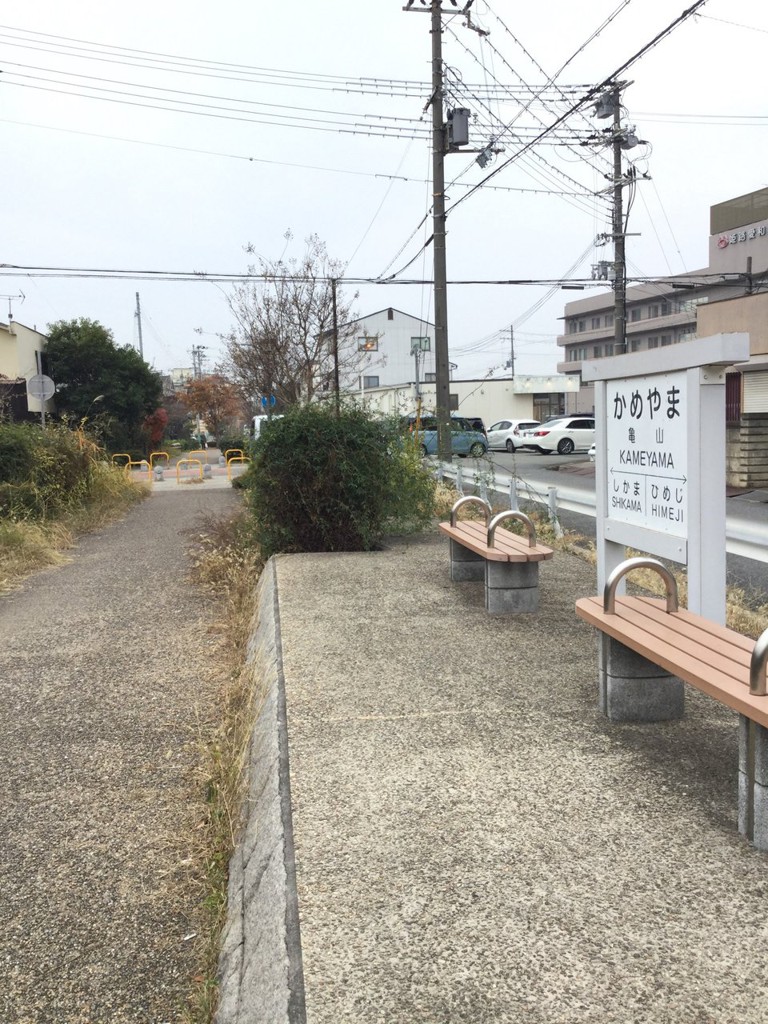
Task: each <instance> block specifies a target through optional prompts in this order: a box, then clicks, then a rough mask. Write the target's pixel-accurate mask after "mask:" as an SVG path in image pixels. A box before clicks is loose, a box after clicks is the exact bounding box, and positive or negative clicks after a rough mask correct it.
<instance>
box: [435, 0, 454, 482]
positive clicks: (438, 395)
mask: <svg viewBox="0 0 768 1024" xmlns="http://www.w3.org/2000/svg"><path fill="white" fill-rule="evenodd" d="M431 32H432V193H433V195H432V204H433V205H432V234H433V241H432V244H433V251H434V268H435V269H434V278H435V285H434V288H435V413H436V414H437V448H438V455H439V457H440V459H442V460H444V461H447V462H450V460H451V457H452V454H453V453H452V450H451V433H450V430H451V420H450V417H451V409H450V374H449V369H448V285H447V278H448V273H447V269H446V258H445V120H444V115H443V22H442V8H441V6H440V0H432V28H431Z"/></svg>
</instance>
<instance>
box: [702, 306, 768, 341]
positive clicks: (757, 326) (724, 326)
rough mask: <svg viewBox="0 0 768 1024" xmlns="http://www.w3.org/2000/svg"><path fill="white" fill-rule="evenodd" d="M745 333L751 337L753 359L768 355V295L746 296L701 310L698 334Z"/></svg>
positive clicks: (703, 335) (703, 307) (706, 336)
mask: <svg viewBox="0 0 768 1024" xmlns="http://www.w3.org/2000/svg"><path fill="white" fill-rule="evenodd" d="M741 331H743V332H744V333H745V334H748V335H749V351H750V355H752V356H756V355H765V354H768V293H766V292H760V293H759V294H757V295H743V296H741V297H740V298H738V299H724V300H723V301H722V302H709V303H707V304H706V305H705V306H699V309H698V333H699V336H700V337H703V338H709V337H711V336H712V335H714V334H733V333H738V332H741Z"/></svg>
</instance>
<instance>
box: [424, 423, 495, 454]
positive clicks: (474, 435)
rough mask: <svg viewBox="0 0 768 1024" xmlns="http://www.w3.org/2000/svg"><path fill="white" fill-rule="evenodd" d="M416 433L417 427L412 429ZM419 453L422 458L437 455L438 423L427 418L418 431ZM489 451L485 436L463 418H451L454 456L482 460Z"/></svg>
mask: <svg viewBox="0 0 768 1024" xmlns="http://www.w3.org/2000/svg"><path fill="white" fill-rule="evenodd" d="M412 429H413V430H414V431H415V425H414V426H413V427H412ZM418 443H419V451H420V452H421V454H422V456H425V455H436V454H437V421H436V419H435V417H434V416H425V417H424V418H423V419H422V420H421V429H420V430H419V431H418ZM487 451H488V442H487V441H486V438H485V434H483V433H482V432H481V431H479V430H476V429H475V428H474V427H473V426H472V423H471V422H470V421H469V420H468V419H465V418H464V417H463V416H451V452H452V454H453V455H471V456H472V458H473V459H480V458H482V457H483V455H485V453H486V452H487Z"/></svg>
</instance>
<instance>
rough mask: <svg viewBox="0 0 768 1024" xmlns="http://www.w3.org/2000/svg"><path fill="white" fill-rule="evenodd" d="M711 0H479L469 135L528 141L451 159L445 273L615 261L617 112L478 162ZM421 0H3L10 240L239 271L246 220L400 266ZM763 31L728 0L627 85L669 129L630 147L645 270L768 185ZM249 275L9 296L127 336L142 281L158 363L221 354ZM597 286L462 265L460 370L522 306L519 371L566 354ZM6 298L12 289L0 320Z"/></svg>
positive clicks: (451, 301)
mask: <svg viewBox="0 0 768 1024" xmlns="http://www.w3.org/2000/svg"><path fill="white" fill-rule="evenodd" d="M692 2H693V0H628V2H627V0H590V2H589V3H580V4H576V3H573V0H549V2H548V3H546V4H521V3H519V2H517V0H515V2H513V0H490V2H486V0H475V3H474V6H473V7H472V9H471V12H470V13H471V16H472V22H473V24H474V25H476V26H477V27H479V28H482V29H484V30H487V31H489V32H490V34H489V35H488V36H487V37H486V36H481V35H480V34H479V33H477V32H474V31H472V30H471V29H470V28H468V27H466V26H465V24H464V19H463V18H462V17H461V16H460V15H456V16H454V17H452V18H446V19H445V26H446V27H445V32H444V36H443V43H444V58H445V61H446V63H447V64H448V65H449V67H450V68H451V69H452V70H451V80H452V81H453V82H455V83H457V84H456V86H455V92H454V93H453V94H452V97H451V100H450V105H451V106H467V107H469V108H470V109H471V110H472V112H473V122H472V130H471V133H472V140H473V143H477V144H480V145H485V144H487V142H489V141H491V140H492V139H498V142H497V143H496V144H497V146H498V147H499V148H502V149H503V150H504V152H503V153H502V154H500V155H498V156H496V157H495V163H493V164H491V165H489V166H488V167H486V169H485V170H481V169H480V167H479V166H478V165H477V164H476V162H475V158H474V156H473V155H467V154H465V155H451V156H449V157H448V158H447V171H446V173H447V180H448V181H449V182H451V181H453V180H454V179H456V181H455V183H454V184H452V185H451V186H450V187H449V188H448V204H449V207H450V205H452V204H453V203H456V202H459V206H458V207H457V208H456V209H455V211H454V212H453V213H451V214H450V216H449V218H448V232H449V233H448V274H449V278H451V279H456V280H458V279H470V278H471V279H474V280H477V279H481V280H497V279H508V278H528V279H536V280H545V279H552V278H555V279H557V278H561V277H564V276H572V277H577V278H585V277H587V278H588V277H589V276H590V272H591V265H592V264H593V263H594V262H596V261H597V260H599V259H606V258H609V257H610V250H609V249H608V248H605V247H602V248H601V247H596V246H595V245H594V241H595V238H596V237H597V236H598V235H599V234H600V233H601V232H605V231H607V230H608V229H609V223H608V221H607V214H608V209H609V208H608V205H607V203H606V202H605V201H604V200H603V199H600V198H596V197H595V195H594V193H596V192H598V191H600V190H602V189H605V188H606V187H607V186H608V184H609V183H608V181H607V180H606V178H605V177H604V174H605V173H607V172H608V170H609V168H608V165H607V164H606V163H605V159H606V156H607V151H606V150H604V149H601V148H600V147H595V146H592V147H589V146H582V145H581V144H580V143H581V142H582V141H583V140H584V138H585V137H586V136H587V135H589V134H590V133H591V132H594V131H599V130H600V129H602V128H604V127H605V125H606V123H607V122H602V121H597V120H595V119H594V118H593V117H591V116H581V115H578V116H573V117H571V118H569V119H568V120H567V121H566V122H565V124H564V125H563V127H562V128H560V129H559V130H558V131H557V132H556V133H555V144H554V145H553V144H546V145H540V146H537V147H536V148H535V149H534V150H533V151H529V153H528V154H527V155H526V156H525V157H524V158H521V159H518V160H514V161H511V162H510V163H509V166H507V167H505V168H504V169H503V170H502V171H501V172H500V173H499V174H497V175H496V176H495V177H493V178H492V179H491V180H490V181H489V182H488V185H487V186H485V187H483V188H482V189H480V190H478V191H476V192H474V193H472V194H471V195H467V193H468V191H469V190H468V188H467V186H471V185H473V184H475V183H477V182H480V181H481V180H483V178H485V177H486V176H487V175H488V173H489V172H490V171H492V170H493V169H494V168H495V167H498V166H499V165H500V164H501V163H503V162H505V161H507V160H508V159H509V158H510V157H512V156H513V155H514V153H515V152H516V151H517V150H518V149H519V148H520V146H521V142H520V140H521V139H522V140H525V139H527V138H531V137H532V135H533V133H534V132H539V131H541V129H542V127H543V126H546V125H550V124H551V123H552V122H553V121H554V120H555V119H556V118H557V117H559V116H560V114H561V113H562V112H563V111H564V110H565V109H567V108H568V107H569V106H571V104H572V102H573V100H574V98H575V97H578V96H580V95H583V93H584V92H585V91H586V88H588V87H591V86H592V85H594V84H596V83H599V82H601V81H603V80H604V79H606V78H607V77H608V76H610V75H611V74H612V73H613V72H614V71H615V70H616V69H618V68H620V67H621V66H622V65H623V64H624V63H625V62H626V61H627V60H628V59H629V58H630V57H632V56H633V55H634V54H636V53H637V52H638V51H639V50H641V49H642V48H643V47H644V46H645V45H646V44H647V43H649V42H650V41H651V40H652V39H653V38H654V37H655V36H656V35H657V34H658V33H659V32H660V31H661V30H662V29H664V28H665V27H666V26H667V25H669V24H670V23H671V22H673V21H674V20H675V19H676V18H677V17H678V16H679V15H680V14H681V13H682V12H683V11H684V10H685V9H687V8H689V7H690V6H691V4H692ZM403 6H404V2H403V0H358V2H354V0H279V2H267V0H256V2H254V0H249V2H248V3H245V2H242V0H219V2H218V3H217V4H215V5H212V4H210V3H206V4H202V3H196V2H194V0H184V2H181V0H162V2H158V0H153V2H151V3H150V2H149V0H133V2H132V3H131V4H129V5H124V4H121V5H117V4H109V3H104V2H103V0H100V2H87V0H71V2H69V3H66V4H65V3H62V2H61V0H50V2H49V0H5V3H4V4H3V13H2V18H1V19H0V20H2V23H3V24H2V26H1V27H0V69H1V70H2V74H0V100H1V101H2V102H1V103H0V123H1V124H2V132H3V146H2V158H1V159H0V175H1V177H2V193H1V194H2V200H3V201H2V213H3V218H2V224H3V228H2V233H1V235H0V237H2V248H1V249H0V264H13V265H17V266H23V267H34V268H41V267H56V268H90V269H93V270H104V269H122V270H127V271H138V270H153V271H160V272H169V271H185V272H189V271H193V272H196V273H208V274H214V273H218V274H234V273H243V272H245V271H246V269H247V267H248V265H249V263H252V262H253V257H249V256H248V254H247V253H246V252H245V247H246V246H247V245H249V244H250V245H252V246H253V248H254V250H255V251H256V252H257V253H260V254H262V255H263V256H265V257H267V258H270V259H277V258H279V257H281V256H283V257H284V258H286V259H287V258H289V257H290V256H292V255H293V256H300V254H301V252H302V250H303V247H304V246H303V240H304V239H305V238H306V237H307V236H308V235H309V234H311V233H316V234H317V235H319V236H320V238H322V239H323V240H324V241H325V242H326V243H327V245H328V249H329V251H330V253H331V254H332V255H333V256H335V257H337V258H338V259H340V260H341V261H342V262H344V263H345V264H348V267H347V273H348V274H349V275H350V276H355V277H361V278H378V277H380V276H385V277H386V276H388V275H391V274H392V273H394V272H396V271H398V270H399V269H400V268H401V267H403V266H404V265H405V264H407V263H408V262H409V260H411V259H412V257H414V256H415V255H416V254H418V253H419V251H420V249H421V248H422V246H423V244H424V242H425V241H426V239H427V238H428V236H429V234H430V233H431V226H430V223H429V220H427V222H426V223H422V221H423V220H424V217H425V214H427V212H428V210H429V208H430V189H429V184H428V178H429V175H430V168H431V157H430V141H429V138H428V128H429V118H430V115H429V113H428V112H426V113H425V109H424V108H425V103H426V101H427V99H428V95H429V93H428V89H427V87H426V84H425V85H424V87H423V88H418V87H417V83H427V82H428V80H429V76H430V45H431V44H430V36H429V21H430V19H429V17H428V15H426V14H424V13H415V12H404V11H403V9H402V8H403ZM445 6H446V7H450V3H449V2H448V0H446V2H445ZM418 7H419V0H416V10H417V9H418ZM606 22H608V24H604V23H606ZM601 26H604V27H602V30H601V31H599V32H598V30H599V29H601ZM596 32H597V35H595V33H596ZM593 37H594V38H593ZM767 54H768V6H766V4H765V3H764V2H758V0H709V2H708V3H706V4H705V5H704V7H703V8H702V9H701V14H700V15H695V16H693V17H691V18H689V19H688V20H687V21H686V22H685V23H684V24H682V25H681V26H680V27H678V28H677V29H676V30H675V31H674V32H673V33H672V34H671V35H670V36H668V37H667V38H666V39H664V40H662V41H661V42H660V43H659V44H658V45H657V46H656V47H655V48H653V49H652V50H651V51H650V52H649V53H648V54H647V55H646V56H644V57H643V58H642V59H641V60H639V61H638V62H637V63H635V64H634V65H633V66H632V67H631V68H630V69H629V70H627V71H626V72H625V73H624V74H623V75H622V77H623V78H625V79H629V80H631V81H632V83H633V84H632V85H631V86H630V87H629V88H628V89H627V90H626V93H625V96H624V102H625V105H626V108H627V113H628V119H629V121H630V123H632V124H634V125H636V128H637V135H638V137H639V138H641V139H643V140H648V141H649V142H650V143H651V145H650V146H645V145H644V146H639V147H637V148H636V149H635V150H632V151H631V153H630V154H628V155H629V156H631V157H632V159H633V160H634V161H635V162H636V166H637V169H638V171H639V172H641V173H644V172H647V173H648V174H649V175H650V179H651V180H647V181H643V182H642V183H641V184H640V185H639V186H638V188H637V195H636V198H635V200H634V204H633V206H632V210H631V215H630V222H629V231H630V232H637V233H639V237H631V238H630V239H629V240H628V245H627V251H628V259H629V269H630V273H634V274H639V275H643V276H646V275H648V276H650V275H657V274H666V273H670V272H674V273H677V272H680V271H683V270H695V269H698V268H700V267H703V266H705V265H706V262H707V236H708V233H709V207H710V205H711V204H713V203H717V202H722V201H723V200H726V199H729V198H732V197H734V196H738V195H741V194H743V193H746V192H751V191H753V190H755V189H758V188H762V187H764V186H766V185H768V169H767V168H768V159H767V158H768V115H767V114H766V112H765V91H766V90H765V69H766V63H768V62H767V61H766V55H767ZM566 64H567V66H565V67H564V70H562V71H561V73H560V74H559V75H557V78H556V84H557V86H558V87H559V88H558V90H557V91H555V90H554V89H553V88H552V86H551V85H550V86H549V87H548V89H547V90H546V93H544V94H542V95H541V96H540V97H539V98H535V97H536V94H538V93H539V92H540V90H541V88H542V87H543V86H544V85H545V84H546V83H547V82H548V81H549V79H550V78H551V76H553V75H555V74H556V72H558V71H559V70H560V69H561V68H563V66H564V65H566ZM361 80H365V81H364V82H362V84H361ZM373 80H376V82H374V81H373ZM393 80H394V81H395V82H396V84H394V85H393V84H391V82H392V81H393ZM345 83H348V84H345ZM376 83H378V84H376ZM402 83H412V84H411V85H408V86H407V87H406V86H405V85H403V84H402ZM459 83H463V85H460V84H459ZM573 86H578V88H577V89H575V90H573V89H572V87H573ZM528 87H530V88H528ZM97 97H98V98H97ZM544 100H546V105H545V103H544V102H543V101H544ZM526 105H528V109H527V110H522V107H524V106H526ZM161 107H163V108H172V109H158V108H161ZM587 114H589V110H587ZM287 119H290V120H287ZM509 125H512V127H511V129H509V128H508V127H507V126H509ZM512 133H515V134H514V135H513V134H512ZM489 186H494V188H490V187H489ZM464 196H467V198H466V200H465V201H461V200H462V198H463V197H464ZM287 231H290V232H291V233H292V234H293V241H291V242H289V243H286V240H285V234H286V232H287ZM431 259H432V252H431V249H428V250H427V251H426V252H422V253H421V254H420V255H418V258H417V259H416V260H415V262H414V263H413V264H412V265H411V266H410V267H409V268H408V270H407V271H406V273H405V276H407V277H416V278H423V277H426V278H429V277H431ZM580 261H581V262H580ZM227 288H228V286H226V285H216V284H213V283H209V282H200V283H179V282H166V281H159V280H158V281H151V282H150V281H135V280H130V279H125V280H104V279H101V278H98V277H94V278H76V279H75V278H68V279H59V278H56V279H44V278H41V277H33V276H24V277H13V276H10V275H7V274H5V273H4V274H3V276H2V279H0V295H3V296H9V295H18V294H19V293H20V292H23V293H24V295H25V300H24V302H23V303H22V302H21V300H20V299H13V300H12V309H13V315H14V317H15V318H16V319H17V320H19V321H21V322H22V323H25V324H28V325H30V326H36V327H37V328H38V329H40V330H45V327H46V325H47V324H48V323H50V322H52V321H54V320H57V319H70V318H72V317H79V316H84V317H89V318H92V319H96V320H99V321H100V322H101V323H102V324H104V325H105V326H106V327H108V328H110V329H111V330H112V331H113V333H114V335H115V338H116V340H117V341H118V342H120V343H133V344H137V329H136V317H135V308H136V299H135V295H136V292H137V291H138V292H139V293H140V295H141V307H142V314H143V316H142V323H143V342H144V355H145V358H146V359H147V360H148V362H150V363H152V364H153V365H154V366H155V367H156V368H157V369H160V370H168V369H170V368H172V367H178V366H189V365H191V357H190V349H191V347H192V346H193V345H195V344H203V345H205V346H206V347H207V351H206V355H207V357H208V360H209V363H208V365H209V367H212V366H213V365H215V363H216V362H217V360H218V359H219V358H220V357H221V355H222V346H221V343H220V341H219V339H218V337H217V336H218V335H219V334H220V333H225V332H226V331H227V330H228V329H229V327H230V324H231V318H230V315H229V312H228V309H227V303H226V292H227ZM356 288H357V290H358V291H359V296H358V298H357V300H356V302H355V308H356V311H357V312H358V313H359V314H360V315H364V314H366V313H368V312H375V311H376V310H379V309H382V308H384V307H386V306H395V307H397V308H399V309H402V310H404V311H406V312H408V313H412V314H414V315H416V316H421V317H424V318H426V319H430V320H431V319H433V302H432V296H431V289H430V288H429V287H425V286H421V285H409V286H404V285H400V286H384V285H376V284H365V285H361V286H356ZM349 290H350V292H351V291H354V290H355V288H350V289H349ZM578 294H579V293H574V292H568V291H566V292H563V291H562V290H559V289H556V290H554V291H552V290H551V289H548V288H546V287H508V286H507V287H499V286H495V287H494V286H490V285H482V286H460V285H455V286H452V287H451V288H450V290H449V298H448V306H449V346H450V351H451V359H452V361H453V362H455V363H457V364H458V367H459V369H458V373H457V375H458V376H482V375H484V374H485V373H486V372H487V371H488V370H489V369H490V368H492V367H498V366H502V365H503V363H504V362H505V360H506V359H508V358H509V353H510V341H509V326H510V325H511V324H515V356H516V370H517V372H518V373H534V374H536V373H550V372H552V371H553V369H554V366H555V363H556V361H557V350H556V348H555V344H554V339H555V337H556V335H557V334H558V333H559V330H560V323H559V320H558V317H559V316H560V315H561V314H562V307H563V303H564V302H565V301H567V300H568V299H569V298H574V297H577V296H578ZM539 303H541V305H540V308H538V309H537V310H535V311H533V312H532V309H533V307H534V306H536V305H537V304H539ZM7 312H8V299H7V298H5V297H4V298H1V299H0V319H2V320H5V319H6V318H7ZM196 329H197V330H198V331H201V332H202V333H196Z"/></svg>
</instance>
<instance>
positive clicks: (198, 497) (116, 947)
mask: <svg viewBox="0 0 768 1024" xmlns="http://www.w3.org/2000/svg"><path fill="white" fill-rule="evenodd" d="M236 500H237V499H236V496H235V495H233V493H232V490H231V488H230V489H229V491H228V492H222V491H211V492H206V491H204V490H203V488H197V489H196V490H195V492H194V493H190V492H188V491H186V492H185V491H184V490H183V489H181V488H180V489H179V490H177V491H174V492H172V493H169V494H168V495H167V496H164V497H163V498H161V499H158V500H151V501H145V502H144V503H143V504H141V505H140V506H138V507H137V508H134V509H133V510H132V511H131V512H130V513H129V515H128V516H127V517H126V519H124V520H123V521H121V522H119V523H117V524H115V525H113V526H110V527H107V528H106V529H103V530H101V531H99V532H98V533H95V534H92V535H90V536H87V537H85V538H83V539H82V540H81V541H80V543H79V544H78V546H77V548H76V549H75V551H74V552H73V556H74V557H73V561H72V562H71V563H70V564H68V565H66V566H64V567H63V568H61V569H59V570H55V571H51V572H44V573H39V574H38V575H36V576H34V577H32V578H31V579H29V580H27V581H26V582H25V583H24V585H23V587H22V588H20V589H19V590H17V591H14V592H12V593H11V594H9V595H8V596H7V597H4V598H2V599H1V600H0V720H1V721H2V723H3V728H2V731H0V746H1V753H0V757H1V759H2V764H3V766H4V775H5V778H4V792H3V798H2V801H0V842H1V843H2V850H3V856H2V859H1V860H0V920H1V921H2V927H1V928H0V976H1V977H2V983H1V984H0V1021H2V1024H144V1022H146V1024H163V1022H168V1024H170V1022H174V1024H176V1022H178V1021H180V1020H181V1007H182V1005H183V1003H184V1002H185V999H186V996H187V994H188V992H189V989H190V976H191V973H192V970H193V968H194V966H195V964H194V961H193V958H192V949H193V945H194V943H193V939H192V936H191V933H192V932H193V931H194V928H193V927H191V926H190V920H189V916H188V915H189V912H190V910H191V909H192V908H193V907H194V906H195V905H196V903H197V900H198V898H199V894H198V892H197V891H196V890H195V889H194V887H193V886H192V885H191V884H190V881H189V878H188V868H187V867H186V866H185V862H187V858H188V857H189V842H188V838H189V836H190V835H192V834H194V830H195V828H196V826H197V825H198V823H199V822H200V820H201V818H202V815H203V813H204V808H203V806H202V800H201V787H200V780H199V778H197V777H196V776H195V767H196V765H197V763H198V755H197V751H196V749H195V743H196V735H197V727H198V721H199V720H200V719H203V720H205V719H208V718H210V717H211V716H212V715H215V714H216V713H217V711H216V683H215V681H212V680H211V679H210V667H211V654H210V650H211V648H210V642H211V641H210V637H209V634H208V624H209V620H210V618H211V603H210V601H209V600H207V599H206V598H205V597H203V596H202V595H201V594H200V593H199V592H198V591H196V590H195V589H194V588H193V587H192V586H191V585H190V584H188V583H187V582H186V580H185V577H186V572H187V568H188V562H187V557H186V550H187V548H188V547H189V545H190V543H191V539H190V538H189V537H188V536H186V535H185V533H184V532H183V531H185V530H187V529H189V528H190V527H192V526H193V524H195V522H196V521H197V519H198V517H199V515H200V513H209V514H217V515H218V514H221V513H222V512H224V511H225V509H226V508H227V507H229V506H230V505H231V503H232V502H233V501H236Z"/></svg>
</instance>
